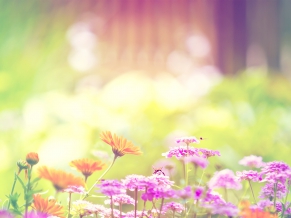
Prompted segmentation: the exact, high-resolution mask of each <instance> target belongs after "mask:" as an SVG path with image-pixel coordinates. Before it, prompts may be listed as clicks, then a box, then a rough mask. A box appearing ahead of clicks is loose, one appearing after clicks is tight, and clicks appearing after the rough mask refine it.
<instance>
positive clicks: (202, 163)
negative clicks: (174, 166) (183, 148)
mask: <svg viewBox="0 0 291 218" xmlns="http://www.w3.org/2000/svg"><path fill="white" fill-rule="evenodd" d="M185 162H191V163H192V164H193V165H194V166H196V167H201V168H202V169H205V168H206V167H207V166H208V160H207V159H206V158H204V157H198V156H190V157H185Z"/></svg>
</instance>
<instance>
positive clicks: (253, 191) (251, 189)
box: [248, 179, 257, 204]
mask: <svg viewBox="0 0 291 218" xmlns="http://www.w3.org/2000/svg"><path fill="white" fill-rule="evenodd" d="M248 181H249V185H250V188H251V191H252V194H253V198H254V201H255V204H257V201H256V198H255V195H254V190H253V187H252V184H251V181H250V180H249V179H248Z"/></svg>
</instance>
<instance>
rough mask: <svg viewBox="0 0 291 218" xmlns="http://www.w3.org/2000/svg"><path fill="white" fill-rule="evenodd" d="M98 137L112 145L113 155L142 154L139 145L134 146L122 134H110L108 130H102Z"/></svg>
mask: <svg viewBox="0 0 291 218" xmlns="http://www.w3.org/2000/svg"><path fill="white" fill-rule="evenodd" d="M100 139H101V140H102V141H104V142H105V143H107V144H108V145H110V146H111V147H112V152H113V153H114V154H115V157H121V156H123V155H125V154H134V155H140V154H142V152H141V151H140V149H139V147H137V146H134V145H133V144H132V143H131V142H130V141H128V140H127V139H125V138H123V137H122V136H117V135H116V134H114V135H112V133H111V132H109V131H105V132H102V133H101V135H100Z"/></svg>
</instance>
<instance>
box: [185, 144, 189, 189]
mask: <svg viewBox="0 0 291 218" xmlns="http://www.w3.org/2000/svg"><path fill="white" fill-rule="evenodd" d="M188 156H189V144H188V143H187V154H186V161H185V160H184V162H185V171H186V173H185V185H186V186H187V185H188V160H187V159H188Z"/></svg>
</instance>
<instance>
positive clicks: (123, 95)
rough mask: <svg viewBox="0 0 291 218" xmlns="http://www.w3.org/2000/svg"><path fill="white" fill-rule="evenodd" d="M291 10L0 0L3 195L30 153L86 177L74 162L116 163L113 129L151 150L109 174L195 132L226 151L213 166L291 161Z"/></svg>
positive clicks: (225, 4) (148, 167)
mask: <svg viewBox="0 0 291 218" xmlns="http://www.w3.org/2000/svg"><path fill="white" fill-rule="evenodd" d="M290 10H291V1H288V0H277V1H272V0H236V1H224V0H216V1H212V0H203V1H202V0H180V1H175V0H135V1H134V0H123V1H120V0H97V1H96V0H83V1H81V2H80V1H74V0H51V1H38V0H30V1H17V0H10V1H5V0H0V48H1V49H0V149H1V151H0V159H1V164H0V181H1V186H0V199H1V200H2V203H3V202H4V200H5V195H6V194H8V193H9V190H10V185H11V183H12V181H13V177H14V175H13V174H14V171H16V170H17V166H16V161H17V160H19V159H25V156H26V154H27V152H31V151H33V152H38V153H39V156H40V162H39V165H47V166H49V167H54V168H58V169H64V170H66V171H69V172H73V173H75V174H76V175H80V174H78V173H77V172H75V171H73V170H72V169H70V167H69V165H68V163H69V162H70V161H71V160H74V159H78V158H83V157H88V158H94V159H102V160H103V161H104V162H106V163H107V164H108V163H109V162H110V161H111V159H112V157H113V155H112V152H111V149H110V146H108V145H106V144H105V143H103V142H101V141H100V140H99V134H100V132H101V131H105V130H109V131H112V132H114V133H116V134H118V135H122V136H124V137H126V138H127V139H129V140H130V141H132V142H133V143H134V144H135V145H137V146H140V147H141V150H142V151H143V152H144V154H143V156H131V155H125V156H124V157H122V158H120V159H118V160H117V162H116V165H114V167H113V169H112V170H111V171H110V172H109V173H108V174H107V176H106V178H116V179H117V178H124V177H125V176H126V175H128V174H143V175H151V174H152V166H154V167H155V166H160V164H161V163H163V161H165V158H163V157H162V156H161V153H163V152H166V151H167V150H168V148H169V146H174V145H175V139H176V138H177V137H180V136H190V135H194V136H197V137H204V138H207V140H203V141H202V142H201V143H200V144H199V147H205V148H209V149H215V150H219V151H220V152H221V157H214V158H212V159H211V160H210V161H211V166H210V167H209V168H208V169H207V171H208V173H212V172H213V171H214V167H215V165H220V166H222V167H223V168H230V169H232V170H241V169H243V168H242V167H241V166H239V165H238V161H239V160H240V159H242V157H244V156H246V155H251V154H254V155H261V156H263V160H264V161H266V162H267V161H273V160H282V161H285V162H287V163H288V164H291V160H290V154H291V150H290V144H291V134H290V132H291V84H290V81H291V73H290V70H291V26H290V24H291V13H290ZM170 161H172V164H177V167H176V168H177V169H179V167H180V165H179V163H178V162H177V161H176V160H175V159H171V160H170ZM121 167H122V168H121ZM120 169H122V170H120ZM179 172H181V173H182V171H179ZM181 173H180V174H179V173H178V170H177V175H176V177H175V178H176V182H177V183H179V178H182V174H181ZM99 175H100V172H97V173H96V174H94V175H93V176H92V178H89V184H93V182H94V179H96V178H97V177H98V176H99ZM40 183H41V185H40V186H41V187H45V188H44V190H47V189H48V190H52V186H51V185H50V184H49V183H48V182H46V181H41V182H40Z"/></svg>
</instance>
